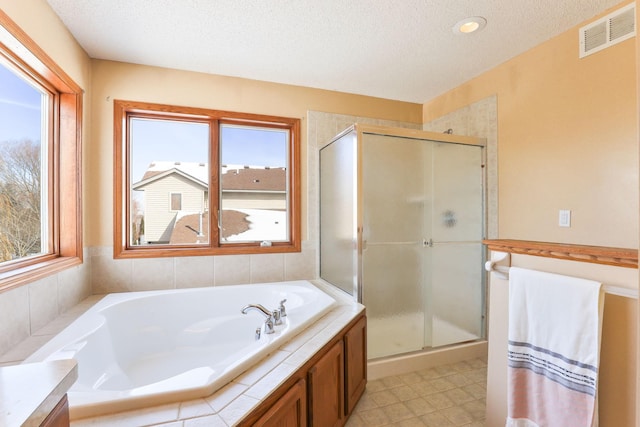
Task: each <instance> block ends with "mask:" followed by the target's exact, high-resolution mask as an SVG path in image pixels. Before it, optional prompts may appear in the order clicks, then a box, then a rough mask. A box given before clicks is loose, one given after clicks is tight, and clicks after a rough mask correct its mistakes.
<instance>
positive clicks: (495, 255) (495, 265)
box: [484, 252, 638, 299]
mask: <svg viewBox="0 0 640 427" xmlns="http://www.w3.org/2000/svg"><path fill="white" fill-rule="evenodd" d="M491 258H492V259H491V260H489V261H487V262H486V263H485V264H484V268H485V270H487V271H489V272H491V273H494V274H495V275H496V276H497V277H499V278H501V279H505V280H509V269H510V268H511V267H510V264H511V255H510V254H509V253H507V252H492V254H491ZM603 288H604V291H605V292H606V293H608V294H611V295H617V296H621V297H625V298H634V299H638V290H637V289H630V288H623V287H621V286H611V285H603Z"/></svg>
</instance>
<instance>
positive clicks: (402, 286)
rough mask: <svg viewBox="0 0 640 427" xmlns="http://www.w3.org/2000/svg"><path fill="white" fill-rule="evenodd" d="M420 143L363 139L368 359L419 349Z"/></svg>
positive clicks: (422, 201) (421, 317)
mask: <svg viewBox="0 0 640 427" xmlns="http://www.w3.org/2000/svg"><path fill="white" fill-rule="evenodd" d="M425 149H426V144H425V142H424V141H423V140H416V139H410V138H402V137H395V136H386V135H378V134H364V135H363V138H362V174H363V175H362V198H363V250H362V271H363V273H362V274H363V283H365V286H363V289H362V291H363V294H362V302H363V304H364V305H365V306H366V307H367V322H368V325H367V331H368V336H367V343H368V357H369V358H377V357H383V356H388V355H392V354H399V353H406V352H410V351H416V350H420V349H422V348H423V347H424V333H425V332H424V329H425V328H424V325H425V318H424V309H423V304H422V301H423V298H424V295H423V292H424V290H423V288H424V286H423V274H424V273H423V260H422V257H423V241H422V236H423V235H424V230H423V227H424V220H423V218H424V215H425V209H424V206H425V188H424V184H425V180H424V162H423V157H424V153H425Z"/></svg>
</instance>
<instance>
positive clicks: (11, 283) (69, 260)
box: [0, 257, 82, 292]
mask: <svg viewBox="0 0 640 427" xmlns="http://www.w3.org/2000/svg"><path fill="white" fill-rule="evenodd" d="M80 264H82V258H80V257H58V258H54V259H51V260H47V261H42V262H39V263H37V264H33V265H29V266H26V267H22V268H18V269H14V270H11V271H6V272H4V273H0V292H5V291H8V290H10V289H14V288H17V287H19V286H22V285H26V284H28V283H31V282H34V281H36V280H39V279H43V278H45V277H47V276H51V275H53V274H56V273H59V272H61V271H63V270H66V269H67V268H71V267H74V266H76V265H80Z"/></svg>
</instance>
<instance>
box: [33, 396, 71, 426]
mask: <svg viewBox="0 0 640 427" xmlns="http://www.w3.org/2000/svg"><path fill="white" fill-rule="evenodd" d="M40 426H41V427H69V401H68V400H67V395H66V394H65V395H64V397H63V398H62V399H60V402H58V404H57V405H56V407H55V408H53V410H52V411H51V413H50V414H49V415H48V416H47V418H45V419H44V421H43V422H42V424H40Z"/></svg>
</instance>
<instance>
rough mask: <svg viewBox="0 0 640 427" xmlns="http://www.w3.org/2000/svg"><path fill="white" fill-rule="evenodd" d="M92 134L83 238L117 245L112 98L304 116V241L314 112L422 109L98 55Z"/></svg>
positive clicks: (395, 113)
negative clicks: (309, 121) (309, 120)
mask: <svg viewBox="0 0 640 427" xmlns="http://www.w3.org/2000/svg"><path fill="white" fill-rule="evenodd" d="M92 62H93V86H92V90H93V93H94V97H93V104H92V107H91V110H92V113H93V118H94V120H93V133H92V136H91V137H92V138H91V139H92V141H93V142H94V143H93V144H91V146H90V147H88V152H87V156H88V157H87V168H88V170H90V171H91V173H89V174H87V179H86V183H87V191H86V192H85V198H86V202H87V206H88V212H87V217H88V218H89V221H90V224H88V227H86V229H85V230H86V236H85V238H86V241H87V244H88V245H89V246H105V245H112V244H113V238H112V230H113V214H112V210H113V186H112V181H113V173H112V170H113V161H112V157H113V130H112V128H113V100H114V99H127V100H135V101H148V102H157V103H164V104H174V105H187V106H191V107H203V108H212V109H220V110H230V111H240V112H249V113H258V114H260V113H262V114H271V115H281V116H287V117H299V118H301V119H303V120H302V159H303V165H302V175H303V183H302V184H303V186H302V214H303V222H302V227H303V239H306V238H307V237H306V236H308V230H307V224H306V221H305V219H304V218H305V217H306V216H307V212H308V209H310V208H308V203H307V202H308V199H307V182H306V176H307V172H308V171H307V170H306V169H307V167H306V166H307V162H306V159H307V158H308V153H307V124H306V120H305V119H306V115H307V111H309V110H316V111H328V112H332V113H337V114H347V115H353V116H364V117H374V118H379V119H387V120H394V121H401V122H409V123H416V124H418V123H420V121H421V114H422V106H421V105H419V104H412V103H406V102H400V101H390V100H384V99H380V98H372V97H366V96H359V95H349V94H344V93H339V92H331V91H326V90H318V89H311V88H303V87H298V86H289V85H282V84H275V83H266V82H258V81H253V80H247V79H239V78H234V77H224V76H217V75H210V74H203V73H195V72H187V71H179V70H172V69H166V68H158V67H148V66H141V65H134V64H125V63H120V62H111V61H102V60H93V61H92Z"/></svg>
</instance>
